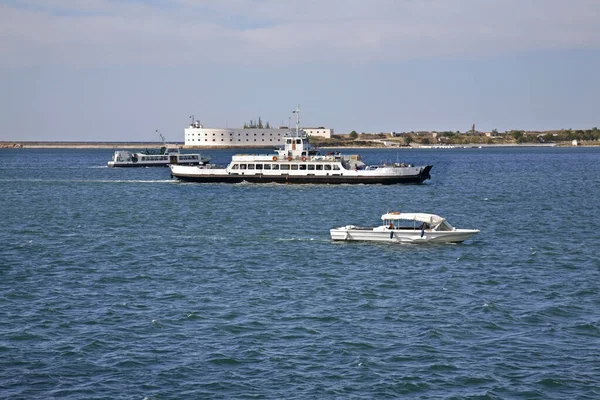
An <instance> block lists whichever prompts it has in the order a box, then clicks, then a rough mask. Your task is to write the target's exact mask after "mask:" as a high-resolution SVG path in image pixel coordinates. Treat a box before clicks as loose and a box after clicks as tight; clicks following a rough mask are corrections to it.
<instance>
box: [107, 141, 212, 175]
mask: <svg viewBox="0 0 600 400" xmlns="http://www.w3.org/2000/svg"><path fill="white" fill-rule="evenodd" d="M160 137H161V139H162V141H163V145H162V146H161V147H160V149H156V150H149V149H147V150H144V151H140V152H137V153H134V152H131V151H126V150H117V151H115V154H113V158H112V160H110V161H109V162H108V166H109V167H166V166H169V165H206V164H208V163H209V162H210V157H201V156H200V154H185V153H181V152H180V151H179V146H177V145H174V144H167V143H165V138H164V136H163V135H160Z"/></svg>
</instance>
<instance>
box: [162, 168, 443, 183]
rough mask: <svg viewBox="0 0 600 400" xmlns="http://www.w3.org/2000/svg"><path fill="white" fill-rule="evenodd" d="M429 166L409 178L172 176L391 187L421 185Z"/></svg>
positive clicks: (193, 179) (207, 180) (192, 179)
mask: <svg viewBox="0 0 600 400" xmlns="http://www.w3.org/2000/svg"><path fill="white" fill-rule="evenodd" d="M430 170H431V166H430V165H428V166H427V167H425V168H424V169H423V171H421V173H420V174H418V175H411V176H373V177H365V176H360V177H355V176H342V175H329V176H315V175H308V176H297V175H277V176H273V175H220V176H214V175H195V176H190V175H182V176H177V175H173V176H174V177H175V178H177V179H179V180H182V181H186V182H201V183H242V182H250V183H290V184H361V183H362V184H381V185H393V184H399V183H405V184H411V183H413V184H414V183H423V181H425V180H426V179H429V178H430V176H429V171H430Z"/></svg>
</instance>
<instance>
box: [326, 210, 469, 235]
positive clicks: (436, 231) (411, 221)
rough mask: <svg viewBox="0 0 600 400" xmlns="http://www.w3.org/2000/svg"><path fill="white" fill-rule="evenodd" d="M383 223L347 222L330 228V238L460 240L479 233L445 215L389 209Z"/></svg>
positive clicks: (383, 216)
mask: <svg viewBox="0 0 600 400" xmlns="http://www.w3.org/2000/svg"><path fill="white" fill-rule="evenodd" d="M381 219H382V220H383V225H380V226H377V227H358V226H354V225H346V226H343V227H340V228H333V229H331V230H330V231H329V232H330V234H331V239H332V240H352V241H354V240H356V241H363V240H366V241H376V242H392V243H394V242H398V243H431V242H433V243H460V242H463V241H465V240H467V239H469V238H470V237H471V236H473V235H475V234H477V233H479V230H478V229H458V228H455V227H453V226H452V225H450V223H448V221H446V219H445V218H442V217H440V216H439V215H435V214H426V213H400V212H388V213H387V214H383V215H382V216H381Z"/></svg>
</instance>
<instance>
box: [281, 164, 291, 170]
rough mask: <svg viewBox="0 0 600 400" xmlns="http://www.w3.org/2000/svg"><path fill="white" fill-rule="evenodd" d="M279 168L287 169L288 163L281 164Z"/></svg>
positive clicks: (288, 167)
mask: <svg viewBox="0 0 600 400" xmlns="http://www.w3.org/2000/svg"><path fill="white" fill-rule="evenodd" d="M281 169H282V170H284V169H285V170H288V169H290V164H281Z"/></svg>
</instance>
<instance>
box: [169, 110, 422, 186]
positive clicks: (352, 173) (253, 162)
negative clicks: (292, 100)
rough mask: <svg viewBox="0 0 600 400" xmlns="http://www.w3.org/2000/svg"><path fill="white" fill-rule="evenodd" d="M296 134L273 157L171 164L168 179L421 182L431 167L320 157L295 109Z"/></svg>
mask: <svg viewBox="0 0 600 400" xmlns="http://www.w3.org/2000/svg"><path fill="white" fill-rule="evenodd" d="M294 112H295V113H296V131H295V132H289V133H288V135H287V136H286V139H285V144H284V146H283V148H282V149H279V150H276V153H274V154H263V155H245V154H238V155H234V156H233V157H232V159H231V162H230V163H229V164H228V165H227V166H226V167H222V166H216V165H200V166H184V165H170V168H171V176H172V177H175V178H177V179H179V180H182V181H190V182H225V183H241V182H252V183H270V182H275V183H329V184H339V183H365V184H366V183H379V184H395V183H422V182H423V181H425V180H426V179H429V178H430V175H429V172H430V170H431V168H432V166H431V165H422V166H414V165H405V164H400V163H396V164H387V165H386V164H383V165H376V166H372V165H366V164H365V163H364V162H363V161H362V158H361V156H360V155H342V154H340V153H337V152H336V153H332V152H330V153H327V154H321V153H319V152H318V151H317V150H315V149H313V148H312V147H311V145H310V142H309V138H308V136H307V135H306V134H305V133H304V132H303V131H301V130H300V129H299V124H300V118H299V113H300V110H299V109H296V111H294Z"/></svg>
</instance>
